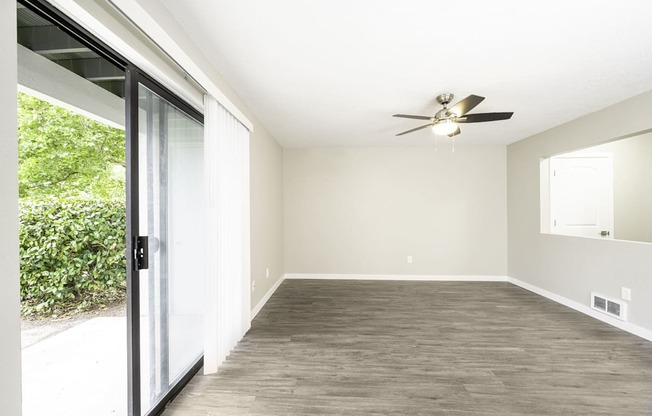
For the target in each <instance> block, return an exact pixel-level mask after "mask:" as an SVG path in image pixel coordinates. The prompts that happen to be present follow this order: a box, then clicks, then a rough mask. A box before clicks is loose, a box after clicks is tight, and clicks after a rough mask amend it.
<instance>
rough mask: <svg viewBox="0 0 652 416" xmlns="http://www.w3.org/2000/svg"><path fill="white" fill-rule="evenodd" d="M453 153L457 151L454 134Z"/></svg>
mask: <svg viewBox="0 0 652 416" xmlns="http://www.w3.org/2000/svg"><path fill="white" fill-rule="evenodd" d="M451 153H455V136H453V151H452V152H451Z"/></svg>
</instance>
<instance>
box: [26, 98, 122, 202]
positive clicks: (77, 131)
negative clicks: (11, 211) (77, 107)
mask: <svg viewBox="0 0 652 416" xmlns="http://www.w3.org/2000/svg"><path fill="white" fill-rule="evenodd" d="M18 158H19V168H18V183H19V185H18V191H19V195H20V197H21V198H22V199H25V198H26V199H34V198H42V197H51V196H58V197H63V198H66V197H92V198H120V199H124V197H125V185H124V165H125V134H124V131H123V130H120V129H116V128H113V127H110V126H107V125H104V124H102V123H99V122H97V121H95V120H92V119H90V118H88V117H84V116H82V115H79V114H75V113H73V112H71V111H69V110H66V109H64V108H62V107H57V106H54V105H52V104H50V103H48V102H45V101H42V100H40V99H38V98H35V97H32V96H29V95H26V94H22V93H21V94H19V95H18Z"/></svg>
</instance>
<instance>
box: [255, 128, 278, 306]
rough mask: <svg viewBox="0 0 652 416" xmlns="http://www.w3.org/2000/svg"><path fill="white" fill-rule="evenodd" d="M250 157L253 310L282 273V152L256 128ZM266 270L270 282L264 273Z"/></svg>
mask: <svg viewBox="0 0 652 416" xmlns="http://www.w3.org/2000/svg"><path fill="white" fill-rule="evenodd" d="M250 146H251V147H250V155H251V279H252V280H255V281H256V290H255V292H253V293H252V294H251V307H252V309H253V308H254V307H255V306H256V305H257V304H258V302H260V300H261V299H262V298H263V296H264V295H265V294H266V293H267V292H268V291H269V290H270V289H271V288H272V286H274V284H275V283H276V282H277V281H278V280H279V279H280V278H281V277H282V276H283V274H284V273H285V270H284V267H283V262H284V257H283V256H284V254H283V149H282V148H281V146H279V144H278V143H277V142H276V140H274V138H273V137H272V136H270V135H269V134H267V133H266V132H265V131H264V129H263V128H262V126H260V125H259V126H257V128H256V130H255V131H254V133H253V134H252V139H251V142H250ZM266 269H269V278H267V277H265V276H266V273H265V270H266Z"/></svg>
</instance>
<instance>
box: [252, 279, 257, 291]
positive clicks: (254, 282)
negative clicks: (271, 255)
mask: <svg viewBox="0 0 652 416" xmlns="http://www.w3.org/2000/svg"><path fill="white" fill-rule="evenodd" d="M255 291H256V281H255V280H252V281H251V293H254V292H255Z"/></svg>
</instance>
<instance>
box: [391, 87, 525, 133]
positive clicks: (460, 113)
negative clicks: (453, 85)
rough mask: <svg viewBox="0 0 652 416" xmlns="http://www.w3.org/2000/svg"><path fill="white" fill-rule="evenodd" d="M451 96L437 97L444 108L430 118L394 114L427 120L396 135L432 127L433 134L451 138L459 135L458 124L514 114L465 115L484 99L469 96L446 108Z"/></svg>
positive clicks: (505, 117)
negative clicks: (426, 122) (427, 121)
mask: <svg viewBox="0 0 652 416" xmlns="http://www.w3.org/2000/svg"><path fill="white" fill-rule="evenodd" d="M453 97H454V96H453V94H450V93H445V94H440V95H438V96H437V102H438V103H439V104H441V105H443V106H444V108H442V109H441V110H439V111H437V113H436V114H435V115H434V116H432V117H429V116H413V115H409V114H394V116H393V117H400V118H411V119H415V120H429V123H428V124H424V125H423V126H420V127H417V128H414V129H410V130H407V131H404V132H402V133H399V134H397V136H402V135H404V134H408V133H412V132H415V131H417V130H421V129H425V128H426V127H432V131H433V132H434V133H435V134H439V135H442V136H448V137H453V136H456V135H458V134H460V133H461V131H460V126H459V125H458V123H481V122H485V121H496V120H507V119H509V118H511V117H512V114H514V113H476V114H467V113H468V112H469V111H471V110H473V109H474V108H475V107H476V106H477V105H478V104H480V103H481V102H482V101H483V100H484V97H480V96H478V95H469V96H468V97H466V98H465V99H463V100H461V101H459V102H458V103H457V104H455V105H454V106H452V107H451V108H448V104H450V102H451V101H453Z"/></svg>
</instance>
